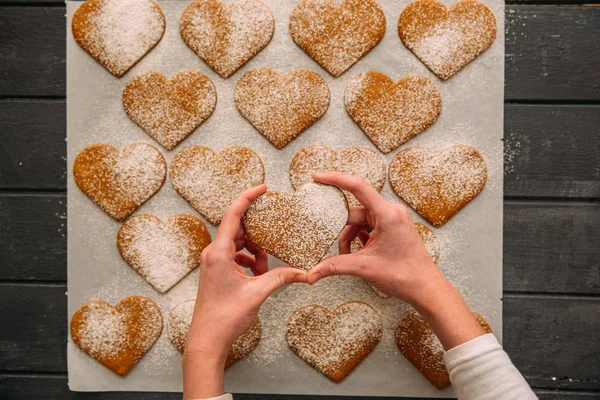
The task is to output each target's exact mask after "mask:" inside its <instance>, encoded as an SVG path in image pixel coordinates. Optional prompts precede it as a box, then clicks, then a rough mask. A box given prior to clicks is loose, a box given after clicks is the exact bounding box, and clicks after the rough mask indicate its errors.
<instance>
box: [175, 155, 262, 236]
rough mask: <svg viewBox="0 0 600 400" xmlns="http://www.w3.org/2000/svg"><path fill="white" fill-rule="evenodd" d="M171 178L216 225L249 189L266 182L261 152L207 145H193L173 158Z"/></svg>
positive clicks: (177, 188) (179, 190) (181, 193)
mask: <svg viewBox="0 0 600 400" xmlns="http://www.w3.org/2000/svg"><path fill="white" fill-rule="evenodd" d="M169 177H170V178H171V183H172V184H173V187H174V188H175V190H176V191H177V193H179V194H180V195H181V196H182V197H183V198H184V199H186V200H187V201H188V203H190V204H191V205H192V207H194V208H195V209H196V211H198V212H199V213H200V214H202V215H204V217H205V218H206V219H207V220H209V221H210V222H211V223H212V224H213V225H218V224H220V223H221V218H223V213H224V212H225V209H226V208H227V207H228V206H229V205H230V204H231V203H232V202H233V200H235V199H236V198H237V197H238V196H239V195H240V194H242V192H243V191H244V190H246V189H250V188H253V187H255V186H258V185H260V184H262V183H263V182H264V179H265V170H264V167H263V163H262V161H261V160H260V157H259V156H258V154H256V153H255V152H254V151H252V150H250V149H248V148H246V147H237V146H234V147H229V148H227V149H225V150H222V151H221V152H219V153H218V154H215V153H214V152H213V151H212V150H211V149H209V148H208V147H203V146H190V147H186V148H185V149H183V150H181V151H180V152H179V153H177V154H176V155H175V157H173V161H172V162H171V169H170V171H169Z"/></svg>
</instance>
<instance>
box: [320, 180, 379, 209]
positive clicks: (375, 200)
mask: <svg viewBox="0 0 600 400" xmlns="http://www.w3.org/2000/svg"><path fill="white" fill-rule="evenodd" d="M313 178H314V180H315V181H317V182H321V183H327V184H330V185H335V186H337V187H339V188H340V189H344V190H347V191H348V192H350V193H352V194H353V195H354V197H356V199H357V200H358V201H360V203H361V204H362V205H363V206H365V207H366V208H367V209H368V210H369V211H379V210H381V209H383V208H384V207H385V204H386V203H387V202H386V201H385V200H384V198H383V197H381V195H380V194H379V193H378V192H377V190H375V189H373V187H372V186H371V185H369V184H368V183H367V181H365V180H364V178H361V177H359V176H355V175H346V174H342V173H341V172H335V171H334V172H317V173H315V174H314V175H313Z"/></svg>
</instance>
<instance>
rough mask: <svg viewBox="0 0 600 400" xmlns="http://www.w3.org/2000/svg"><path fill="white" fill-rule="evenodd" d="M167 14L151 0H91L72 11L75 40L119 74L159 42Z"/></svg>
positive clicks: (124, 71)
mask: <svg viewBox="0 0 600 400" xmlns="http://www.w3.org/2000/svg"><path fill="white" fill-rule="evenodd" d="M165 25H166V22H165V16H164V14H163V12H162V10H161V9H160V7H159V6H158V4H156V3H155V2H153V1H152V0H127V1H121V0H88V1H86V2H84V3H82V4H81V5H80V6H79V8H78V9H77V10H76V11H75V13H74V14H73V19H72V21H71V30H72V32H73V37H74V38H75V41H76V42H77V44H79V46H81V48H82V49H83V50H85V51H86V52H87V53H88V54H89V55H91V56H92V57H93V58H94V59H95V60H96V61H98V62H99V63H100V64H102V66H104V68H106V69H107V70H108V71H109V72H110V73H111V74H113V75H115V76H116V77H118V78H120V77H121V76H123V75H125V74H126V73H127V71H129V70H130V69H131V67H133V66H134V65H135V64H136V63H137V62H138V61H139V60H141V59H142V58H143V57H144V56H145V55H146V54H148V52H150V50H152V48H153V47H154V46H156V45H157V44H158V42H159V41H160V39H162V36H163V34H164V32H165Z"/></svg>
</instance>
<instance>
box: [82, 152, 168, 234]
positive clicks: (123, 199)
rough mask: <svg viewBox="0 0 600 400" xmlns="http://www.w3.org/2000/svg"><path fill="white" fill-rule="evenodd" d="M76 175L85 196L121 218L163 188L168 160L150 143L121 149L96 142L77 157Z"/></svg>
mask: <svg viewBox="0 0 600 400" xmlns="http://www.w3.org/2000/svg"><path fill="white" fill-rule="evenodd" d="M73 176H74V178H75V183H77V186H79V188H80V189H81V190H82V191H83V192H84V193H85V194H86V196H88V197H89V198H90V199H92V201H94V203H96V204H98V205H99V206H100V208H101V209H102V210H104V211H105V212H106V213H107V214H108V215H110V216H111V217H113V218H114V219H116V220H117V221H120V222H122V221H124V220H125V219H126V218H127V217H129V216H130V215H131V214H133V213H134V212H135V210H137V209H138V208H139V207H140V206H141V205H142V204H144V203H145V202H146V201H148V199H150V198H151V197H152V196H154V194H155V193H156V192H158V191H159V190H160V188H161V187H162V185H163V183H164V182H165V177H166V176H167V163H166V161H165V159H164V158H163V156H162V155H161V154H160V152H159V151H158V150H156V149H155V148H154V147H152V146H150V145H147V144H143V143H134V144H130V145H128V146H125V147H124V148H123V150H121V151H120V152H119V150H117V149H115V148H114V147H112V146H109V145H107V144H94V145H92V146H90V147H87V148H85V149H83V150H82V151H81V152H80V153H79V154H78V155H77V157H76V158H75V162H74V163H73Z"/></svg>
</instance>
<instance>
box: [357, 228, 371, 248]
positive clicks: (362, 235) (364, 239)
mask: <svg viewBox="0 0 600 400" xmlns="http://www.w3.org/2000/svg"><path fill="white" fill-rule="evenodd" d="M358 239H359V240H360V242H361V243H362V245H363V246H366V245H367V242H368V241H369V239H371V235H370V234H369V232H367V231H365V230H362V231H360V232H358Z"/></svg>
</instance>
